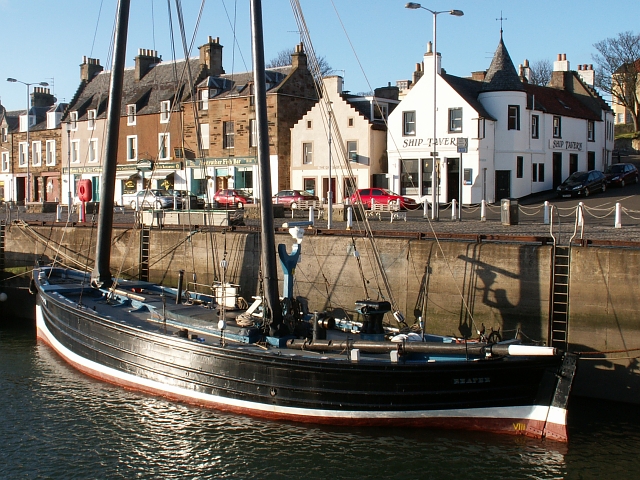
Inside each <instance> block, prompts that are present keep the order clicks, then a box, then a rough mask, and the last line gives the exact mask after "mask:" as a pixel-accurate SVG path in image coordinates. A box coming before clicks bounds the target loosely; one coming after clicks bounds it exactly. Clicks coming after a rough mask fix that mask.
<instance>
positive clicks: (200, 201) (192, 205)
mask: <svg viewBox="0 0 640 480" xmlns="http://www.w3.org/2000/svg"><path fill="white" fill-rule="evenodd" d="M168 192H169V193H170V194H171V195H175V196H176V197H180V200H181V205H182V206H183V208H189V209H191V210H194V209H202V208H204V198H201V197H198V196H197V195H194V194H193V193H191V192H188V191H187V190H173V189H169V190H168ZM187 205H189V206H188V207H187Z"/></svg>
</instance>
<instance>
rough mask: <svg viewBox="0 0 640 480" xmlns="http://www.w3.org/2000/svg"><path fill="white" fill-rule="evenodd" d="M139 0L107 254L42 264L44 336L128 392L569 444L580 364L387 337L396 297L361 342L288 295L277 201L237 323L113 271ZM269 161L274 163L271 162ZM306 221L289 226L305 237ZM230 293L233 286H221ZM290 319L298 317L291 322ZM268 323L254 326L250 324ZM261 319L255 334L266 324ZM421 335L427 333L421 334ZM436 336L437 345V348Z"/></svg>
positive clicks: (105, 221) (213, 303)
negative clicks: (91, 263)
mask: <svg viewBox="0 0 640 480" xmlns="http://www.w3.org/2000/svg"><path fill="white" fill-rule="evenodd" d="M251 7H252V26H253V49H254V51H253V54H254V65H253V66H254V76H255V77H254V81H255V94H256V114H257V121H258V156H259V160H260V167H259V168H260V183H261V185H260V188H261V193H262V196H263V198H266V199H270V198H271V184H270V175H269V165H268V153H269V152H268V130H267V124H266V101H265V77H264V56H263V52H262V23H261V2H260V1H259V0H252V1H251ZM128 10H129V0H120V2H119V13H118V21H117V26H116V33H117V35H116V38H117V43H116V47H115V50H114V60H113V70H112V79H111V82H112V83H111V88H110V94H109V107H108V126H107V136H108V138H107V148H106V151H105V167H104V170H103V177H102V178H103V181H102V185H101V192H102V194H101V198H102V204H101V207H100V212H99V220H98V222H99V224H98V238H97V255H96V263H95V268H94V270H93V272H92V273H91V275H90V276H89V275H88V274H85V273H83V272H81V271H77V270H72V269H66V268H60V267H39V268H38V269H36V271H35V274H34V282H33V283H34V287H35V289H36V290H37V306H36V319H37V331H38V337H39V339H41V340H43V341H44V342H46V343H47V344H49V345H50V346H51V347H52V348H53V349H54V350H55V351H56V352H57V353H58V354H59V355H60V356H61V357H62V358H63V359H64V360H66V361H67V362H69V363H70V364H71V365H73V366H74V367H75V368H77V369H78V370H80V371H82V372H84V373H86V374H87V375H90V376H92V377H96V378H99V379H102V380H105V381H108V382H111V383H114V384H119V385H122V386H124V387H126V388H131V389H135V390H140V391H144V392H148V393H152V394H157V395H162V396H164V397H167V398H171V399H175V400H179V401H184V402H190V403H194V404H198V405H202V406H206V407H213V408H216V409H220V410H226V411H230V412H235V413H238V414H243V415H252V416H257V417H263V418H270V419H274V420H290V421H298V422H307V423H320V424H332V425H357V426H374V425H375V426H402V427H442V428H464V429H473V430H483V431H491V432H502V433H511V434H524V435H529V436H533V437H547V438H551V439H555V440H559V441H566V440H567V428H566V419H567V410H566V407H567V402H568V398H569V391H570V388H571V383H572V380H573V376H574V373H575V363H576V362H575V356H573V355H569V354H563V353H562V352H559V351H556V350H555V349H553V348H550V347H537V346H526V345H521V344H519V342H515V341H511V342H500V343H488V342H480V341H479V342H470V341H462V342H459V341H457V340H455V339H448V338H440V337H426V338H425V336H424V335H420V336H419V337H420V338H418V339H417V340H419V341H410V340H412V338H411V336H397V337H396V338H394V339H392V340H394V341H391V340H389V339H388V336H387V335H385V330H384V327H383V318H384V316H385V315H386V314H390V313H392V312H391V310H392V308H391V305H390V304H389V303H388V302H386V301H370V300H363V301H362V302H358V305H357V310H358V311H359V312H360V314H361V315H362V317H363V319H364V320H363V322H362V325H360V328H359V329H358V330H357V332H356V333H354V331H353V330H349V329H347V330H348V331H347V332H344V331H342V330H339V329H337V328H334V324H335V320H334V319H333V318H331V317H329V316H326V315H324V314H322V313H316V314H313V315H302V314H298V312H297V311H295V313H294V314H292V308H293V307H294V305H293V303H294V302H292V301H291V300H290V296H291V295H290V292H291V283H290V282H291V275H290V271H291V270H292V269H293V267H294V266H295V264H296V263H297V256H298V255H299V253H300V247H299V245H296V246H294V251H293V253H292V254H291V255H289V254H287V252H286V248H284V247H283V246H280V247H279V250H280V252H279V253H280V258H281V262H282V265H283V270H284V271H285V277H286V278H285V295H284V297H285V298H284V300H282V301H281V299H280V297H279V292H278V284H277V281H278V279H277V268H276V256H275V255H276V246H275V236H274V235H273V232H274V226H273V218H272V213H271V205H270V203H269V202H261V207H260V208H261V218H262V264H263V271H264V299H263V302H262V304H261V305H260V306H259V307H258V304H256V305H255V306H253V308H250V309H249V310H248V311H247V312H245V313H244V314H243V315H240V316H238V315H236V314H234V313H232V312H228V311H226V310H225V308H224V303H225V294H224V292H223V293H222V295H220V296H217V295H216V294H212V295H205V294H201V293H193V292H191V293H190V298H189V301H185V299H184V298H183V285H182V282H179V284H178V287H177V288H170V287H166V286H160V285H155V284H152V283H148V282H142V281H128V280H124V279H114V278H112V275H111V272H110V270H109V259H110V246H111V227H112V212H113V193H114V187H113V185H114V183H115V170H116V167H115V159H116V148H117V138H118V131H117V125H118V120H119V119H118V116H119V114H120V98H121V93H122V80H121V79H122V77H121V75H119V74H121V73H122V71H123V69H124V54H125V47H124V45H125V39H126V30H127V18H128ZM265 160H266V161H265ZM298 226H299V225H296V224H290V225H289V227H291V228H292V230H293V231H292V233H293V234H294V235H296V236H297V237H298V240H300V236H299V235H298V233H299V230H297V227H298ZM220 288H221V289H222V290H224V289H225V288H226V287H225V284H222V285H221V286H220ZM283 316H285V317H287V318H289V319H291V318H293V319H294V320H293V321H288V322H285V321H283ZM256 318H257V319H258V320H257V321H249V322H247V319H249V320H251V319H256ZM256 324H257V326H255V325H256ZM414 337H415V335H414ZM425 340H429V341H425Z"/></svg>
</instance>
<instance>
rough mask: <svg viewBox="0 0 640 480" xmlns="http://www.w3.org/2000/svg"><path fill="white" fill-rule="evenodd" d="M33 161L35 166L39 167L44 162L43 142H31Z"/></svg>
mask: <svg viewBox="0 0 640 480" xmlns="http://www.w3.org/2000/svg"><path fill="white" fill-rule="evenodd" d="M31 161H32V162H33V166H34V167H39V166H40V165H41V164H42V142H40V141H37V142H33V143H31Z"/></svg>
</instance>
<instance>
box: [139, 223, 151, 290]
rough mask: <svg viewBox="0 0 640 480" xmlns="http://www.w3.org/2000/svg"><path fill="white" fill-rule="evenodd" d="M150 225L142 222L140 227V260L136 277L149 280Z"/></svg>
mask: <svg viewBox="0 0 640 480" xmlns="http://www.w3.org/2000/svg"><path fill="white" fill-rule="evenodd" d="M150 249H151V226H150V225H144V224H142V225H141V227H140V261H139V265H140V266H139V269H138V279H139V280H142V281H145V282H148V281H149V256H150V254H151V252H150Z"/></svg>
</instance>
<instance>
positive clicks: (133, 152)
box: [127, 135, 138, 162]
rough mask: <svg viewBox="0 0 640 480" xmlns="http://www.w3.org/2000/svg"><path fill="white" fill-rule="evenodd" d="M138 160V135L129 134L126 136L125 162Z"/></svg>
mask: <svg viewBox="0 0 640 480" xmlns="http://www.w3.org/2000/svg"><path fill="white" fill-rule="evenodd" d="M137 160H138V136H137V135H129V136H128V137H127V162H135V161H137Z"/></svg>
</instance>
